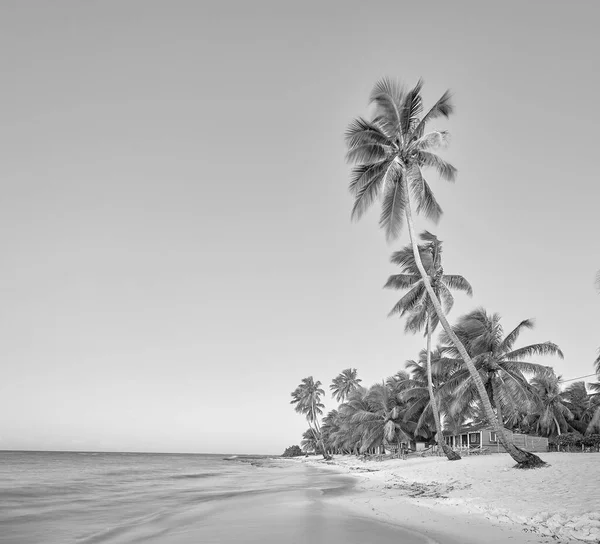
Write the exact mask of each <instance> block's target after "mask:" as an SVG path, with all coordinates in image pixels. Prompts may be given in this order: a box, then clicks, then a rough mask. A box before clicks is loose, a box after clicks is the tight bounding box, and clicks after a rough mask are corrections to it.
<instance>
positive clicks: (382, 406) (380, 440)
mask: <svg viewBox="0 0 600 544" xmlns="http://www.w3.org/2000/svg"><path fill="white" fill-rule="evenodd" d="M339 410H340V414H341V416H342V417H343V418H344V419H345V420H346V422H347V423H348V424H349V425H348V427H352V428H353V431H352V433H353V439H354V440H356V439H358V441H359V451H360V453H365V452H367V451H370V450H372V449H374V448H376V447H379V446H383V445H384V443H385V441H387V442H393V441H400V440H404V441H407V442H408V441H409V440H410V435H409V434H408V432H407V431H406V430H405V429H406V427H405V426H404V425H403V422H402V404H401V403H400V401H399V399H398V398H397V396H396V395H394V394H393V392H392V391H391V390H390V388H389V387H388V386H387V384H386V383H381V384H375V385H373V386H371V387H370V388H369V389H368V390H367V389H365V388H364V387H359V388H358V389H356V390H355V391H353V392H352V393H350V396H349V397H348V400H347V401H346V402H345V403H344V404H342V405H341V406H340V409H339Z"/></svg>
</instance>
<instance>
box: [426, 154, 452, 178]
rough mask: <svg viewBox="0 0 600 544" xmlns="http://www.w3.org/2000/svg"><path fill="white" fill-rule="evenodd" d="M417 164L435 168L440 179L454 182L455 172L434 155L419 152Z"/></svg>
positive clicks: (449, 165)
mask: <svg viewBox="0 0 600 544" xmlns="http://www.w3.org/2000/svg"><path fill="white" fill-rule="evenodd" d="M418 157H419V162H420V163H421V164H422V165H424V166H429V167H430V168H435V169H436V170H437V172H438V174H439V175H440V177H441V178H442V179H445V180H446V181H455V180H456V174H457V170H456V168H454V166H452V165H451V164H450V163H449V162H446V161H445V160H444V159H442V158H441V157H438V156H437V155H436V154H435V153H430V152H429V151H419V153H418Z"/></svg>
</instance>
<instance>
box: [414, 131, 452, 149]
mask: <svg viewBox="0 0 600 544" xmlns="http://www.w3.org/2000/svg"><path fill="white" fill-rule="evenodd" d="M449 143H450V133H449V132H447V131H445V130H439V131H438V130H434V131H433V132H428V133H427V134H424V135H423V136H421V137H420V138H419V139H418V140H417V141H416V142H414V144H413V145H414V147H415V148H416V149H420V150H421V151H428V150H434V149H440V148H442V149H444V148H446V147H448V144H449Z"/></svg>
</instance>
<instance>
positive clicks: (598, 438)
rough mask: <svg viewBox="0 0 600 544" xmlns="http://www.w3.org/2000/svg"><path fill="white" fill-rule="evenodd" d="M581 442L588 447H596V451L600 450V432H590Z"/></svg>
mask: <svg viewBox="0 0 600 544" xmlns="http://www.w3.org/2000/svg"><path fill="white" fill-rule="evenodd" d="M581 443H582V444H583V445H584V446H585V447H586V448H594V449H595V450H596V451H600V434H590V435H589V436H585V437H583V440H582V441H581Z"/></svg>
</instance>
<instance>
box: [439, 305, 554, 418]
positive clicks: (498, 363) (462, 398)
mask: <svg viewBox="0 0 600 544" xmlns="http://www.w3.org/2000/svg"><path fill="white" fill-rule="evenodd" d="M532 328H533V320H531V319H525V320H523V321H521V323H519V324H518V325H517V326H516V327H515V328H514V329H513V330H512V331H511V332H510V333H508V334H507V335H506V336H504V331H503V328H502V325H501V324H500V315H499V314H491V315H488V314H487V312H486V311H485V310H484V309H483V308H478V309H476V310H473V311H472V312H470V313H469V314H467V315H465V316H462V317H461V318H460V319H459V320H458V322H457V324H456V325H455V326H454V327H453V332H454V334H455V335H456V336H458V337H459V338H460V340H461V342H462V343H463V345H464V346H466V348H467V351H468V353H469V355H470V357H471V358H472V361H473V362H474V364H475V368H476V369H477V372H478V377H479V380H480V381H481V383H483V385H484V387H485V389H486V397H487V398H488V399H490V403H491V404H493V406H494V407H495V408H496V414H497V416H496V420H497V421H498V422H499V423H500V424H501V425H502V428H503V429H504V424H505V422H507V421H509V420H510V419H512V420H513V422H514V421H516V419H517V418H518V415H519V413H520V412H522V410H523V408H524V407H525V406H528V405H529V403H530V402H531V399H532V396H533V389H532V388H531V386H530V385H529V382H528V381H527V379H526V377H525V374H533V375H540V374H545V373H547V372H548V370H549V367H547V366H543V365H539V364H536V363H531V362H526V361H523V360H522V359H523V358H527V357H530V356H535V355H558V356H559V357H560V358H562V357H563V354H562V351H561V350H560V349H559V347H558V346H557V345H556V344H554V343H552V342H542V343H539V344H530V345H528V346H524V347H522V348H516V349H515V343H516V341H517V340H518V338H519V336H520V334H521V332H522V331H523V330H524V329H532ZM441 340H442V342H444V343H448V340H449V338H448V335H446V334H445V333H442V334H441ZM445 352H446V354H447V356H450V357H455V358H457V359H456V360H457V361H460V357H459V352H458V350H457V349H456V347H454V346H448V347H447V348H446V349H445ZM474 382H475V380H473V378H472V376H471V374H470V372H469V370H468V369H466V368H464V367H463V368H462V369H461V370H458V371H457V372H456V373H454V374H453V375H452V377H451V378H450V379H449V380H448V382H447V383H446V384H445V386H444V387H445V388H448V389H449V390H451V391H452V392H453V394H454V400H453V402H452V411H453V412H455V413H460V412H461V411H462V410H464V409H465V408H466V407H468V406H470V405H472V404H473V403H474V402H476V401H477V400H478V397H479V395H478V390H477V387H476V385H475V383H474ZM486 417H487V411H486ZM488 422H489V420H488Z"/></svg>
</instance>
